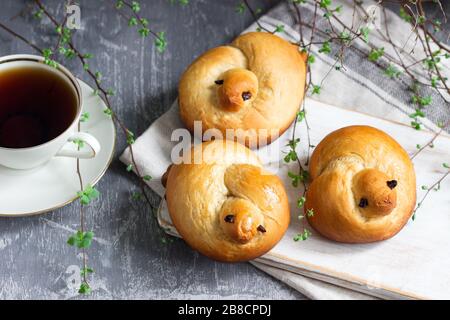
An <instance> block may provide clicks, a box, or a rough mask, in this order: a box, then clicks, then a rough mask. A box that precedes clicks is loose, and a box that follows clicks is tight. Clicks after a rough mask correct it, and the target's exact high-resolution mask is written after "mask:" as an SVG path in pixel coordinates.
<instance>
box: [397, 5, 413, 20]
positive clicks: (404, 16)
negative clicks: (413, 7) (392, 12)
mask: <svg viewBox="0 0 450 320" xmlns="http://www.w3.org/2000/svg"><path fill="white" fill-rule="evenodd" d="M399 15H400V17H401V18H402V19H403V20H405V21H406V22H411V21H412V17H411V16H410V15H409V14H408V13H407V12H406V11H405V9H403V8H402V7H401V8H400V12H399Z"/></svg>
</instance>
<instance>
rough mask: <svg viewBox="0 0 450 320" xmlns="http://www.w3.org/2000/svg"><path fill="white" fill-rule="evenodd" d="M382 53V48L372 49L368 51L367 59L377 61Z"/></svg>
mask: <svg viewBox="0 0 450 320" xmlns="http://www.w3.org/2000/svg"><path fill="white" fill-rule="evenodd" d="M383 55H384V48H379V49H372V50H371V51H370V53H369V57H368V58H369V61H373V62H374V61H377V60H378V59H380V58H381V57H382V56H383Z"/></svg>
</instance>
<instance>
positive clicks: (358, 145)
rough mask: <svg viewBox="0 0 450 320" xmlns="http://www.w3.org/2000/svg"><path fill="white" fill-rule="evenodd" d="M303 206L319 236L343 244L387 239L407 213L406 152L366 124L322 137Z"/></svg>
mask: <svg viewBox="0 0 450 320" xmlns="http://www.w3.org/2000/svg"><path fill="white" fill-rule="evenodd" d="M310 174H311V178H312V182H311V185H310V187H309V189H308V192H307V194H306V203H305V211H307V210H308V209H312V210H313V211H314V215H313V216H312V217H308V221H309V223H310V224H311V226H312V227H313V228H314V229H315V230H317V231H318V232H319V233H321V234H322V235H323V236H325V237H327V238H329V239H332V240H336V241H340V242H348V243H365V242H374V241H379V240H384V239H388V238H390V237H392V236H394V235H395V234H397V233H398V232H399V231H400V230H401V229H402V228H403V226H404V225H405V224H406V222H407V221H408V219H409V218H410V216H411V214H412V212H413V210H414V206H415V203H416V176H415V172H414V166H413V164H412V162H411V160H410V158H409V156H408V154H407V153H406V151H405V150H404V149H403V148H402V147H401V146H400V145H399V144H398V143H397V142H396V141H395V140H394V139H393V138H391V137H390V136H389V135H387V134H386V133H384V132H383V131H380V130H378V129H375V128H372V127H369V126H350V127H345V128H342V129H339V130H336V131H334V132H332V133H330V134H329V135H328V136H326V137H325V138H324V139H323V140H322V141H321V142H320V143H319V145H318V146H317V147H316V149H315V150H314V152H313V154H312V156H311V162H310Z"/></svg>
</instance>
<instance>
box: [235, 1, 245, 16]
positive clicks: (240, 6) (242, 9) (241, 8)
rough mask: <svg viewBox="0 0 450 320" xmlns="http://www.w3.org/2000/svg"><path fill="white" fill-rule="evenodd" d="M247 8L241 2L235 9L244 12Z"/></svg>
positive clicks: (240, 12)
mask: <svg viewBox="0 0 450 320" xmlns="http://www.w3.org/2000/svg"><path fill="white" fill-rule="evenodd" d="M245 8H246V7H245V4H244V3H243V2H241V3H239V4H238V5H237V6H236V8H235V11H236V12H237V13H239V14H243V13H244V12H245Z"/></svg>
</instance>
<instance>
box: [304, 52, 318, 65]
mask: <svg viewBox="0 0 450 320" xmlns="http://www.w3.org/2000/svg"><path fill="white" fill-rule="evenodd" d="M306 61H307V63H308V64H313V63H314V62H315V61H316V57H315V56H314V55H312V54H310V55H309V56H308V59H307V60H306Z"/></svg>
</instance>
